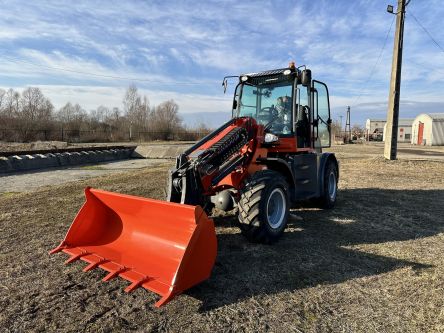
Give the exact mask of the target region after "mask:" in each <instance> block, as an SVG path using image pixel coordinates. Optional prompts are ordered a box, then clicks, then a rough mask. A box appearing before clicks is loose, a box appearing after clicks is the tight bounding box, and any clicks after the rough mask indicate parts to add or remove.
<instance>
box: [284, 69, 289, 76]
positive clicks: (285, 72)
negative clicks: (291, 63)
mask: <svg viewBox="0 0 444 333" xmlns="http://www.w3.org/2000/svg"><path fill="white" fill-rule="evenodd" d="M283 74H284V75H290V74H291V69H286V70H285V71H284V73H283Z"/></svg>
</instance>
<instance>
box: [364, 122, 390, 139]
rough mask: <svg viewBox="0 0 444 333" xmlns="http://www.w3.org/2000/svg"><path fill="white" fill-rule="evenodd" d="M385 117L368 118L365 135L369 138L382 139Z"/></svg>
mask: <svg viewBox="0 0 444 333" xmlns="http://www.w3.org/2000/svg"><path fill="white" fill-rule="evenodd" d="M385 123H386V120H385V119H367V121H366V122H365V137H366V138H367V140H382V133H383V131H384V125H385Z"/></svg>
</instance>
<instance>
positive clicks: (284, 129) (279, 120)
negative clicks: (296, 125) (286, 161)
mask: <svg viewBox="0 0 444 333" xmlns="http://www.w3.org/2000/svg"><path fill="white" fill-rule="evenodd" d="M292 99H293V86H292V84H291V83H290V82H280V83H276V84H267V85H260V86H253V85H250V84H248V83H245V84H244V85H243V87H242V93H241V98H240V102H239V113H238V115H239V117H253V118H254V119H256V121H257V122H258V123H259V124H261V125H267V124H270V132H272V133H274V134H277V135H285V134H291V131H292V126H291V124H292Z"/></svg>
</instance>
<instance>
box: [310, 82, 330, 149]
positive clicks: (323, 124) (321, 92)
mask: <svg viewBox="0 0 444 333" xmlns="http://www.w3.org/2000/svg"><path fill="white" fill-rule="evenodd" d="M311 91H312V95H311V97H312V105H313V113H312V115H313V121H312V124H313V133H312V137H313V139H314V148H315V149H316V150H318V151H321V150H322V148H327V147H330V146H331V117H330V101H329V95H328V88H327V85H326V84H325V83H322V82H320V81H316V80H313V81H312V86H311Z"/></svg>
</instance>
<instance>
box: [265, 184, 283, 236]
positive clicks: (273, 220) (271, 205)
mask: <svg viewBox="0 0 444 333" xmlns="http://www.w3.org/2000/svg"><path fill="white" fill-rule="evenodd" d="M286 209H287V202H286V200H285V194H284V191H283V190H282V189H281V188H275V189H274V190H273V191H272V192H271V194H270V196H269V197H268V201H267V220H268V224H269V225H270V227H271V228H273V229H277V228H279V227H280V226H281V225H282V224H283V223H284V218H285V211H286Z"/></svg>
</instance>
